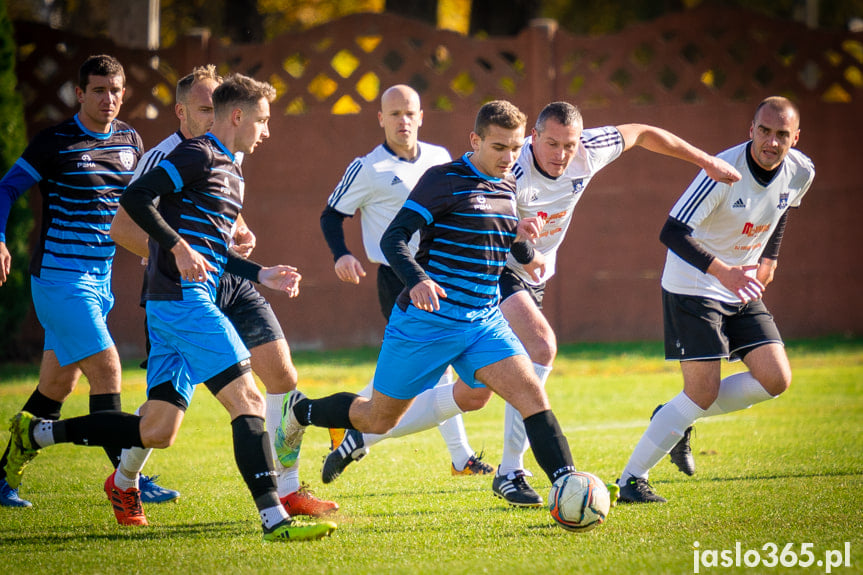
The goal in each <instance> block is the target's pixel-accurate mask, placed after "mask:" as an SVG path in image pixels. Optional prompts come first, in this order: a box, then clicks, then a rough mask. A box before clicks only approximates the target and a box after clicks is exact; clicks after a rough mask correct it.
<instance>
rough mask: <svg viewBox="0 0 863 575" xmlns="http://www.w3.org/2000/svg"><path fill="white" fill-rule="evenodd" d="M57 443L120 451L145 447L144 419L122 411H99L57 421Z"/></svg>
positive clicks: (55, 439)
mask: <svg viewBox="0 0 863 575" xmlns="http://www.w3.org/2000/svg"><path fill="white" fill-rule="evenodd" d="M54 442H55V443H74V444H75V445H100V446H102V447H114V448H118V449H123V448H128V447H144V444H143V443H142V442H141V418H140V417H139V416H137V415H133V414H131V413H125V412H123V411H99V412H96V413H91V414H90V415H83V416H81V417H72V418H69V419H61V420H60V421H55V422H54Z"/></svg>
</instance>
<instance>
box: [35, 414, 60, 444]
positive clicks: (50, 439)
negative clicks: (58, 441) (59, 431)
mask: <svg viewBox="0 0 863 575" xmlns="http://www.w3.org/2000/svg"><path fill="white" fill-rule="evenodd" d="M33 440H34V441H35V442H36V445H38V446H39V447H48V446H49V445H54V443H55V442H54V421H53V420H51V419H43V420H42V421H40V422H39V424H38V425H37V426H36V427H35V428H34V429H33Z"/></svg>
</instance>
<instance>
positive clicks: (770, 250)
mask: <svg viewBox="0 0 863 575" xmlns="http://www.w3.org/2000/svg"><path fill="white" fill-rule="evenodd" d="M787 223H788V210H785V212H784V213H783V214H782V215H781V216H780V217H779V221H778V222H777V223H776V229H774V230H773V235H771V236H770V239H769V240H767V245H766V246H764V251H762V252H761V257H762V258H767V259H770V260H778V259H779V248H780V247H781V246H782V236H784V235H785V226H786V224H787Z"/></svg>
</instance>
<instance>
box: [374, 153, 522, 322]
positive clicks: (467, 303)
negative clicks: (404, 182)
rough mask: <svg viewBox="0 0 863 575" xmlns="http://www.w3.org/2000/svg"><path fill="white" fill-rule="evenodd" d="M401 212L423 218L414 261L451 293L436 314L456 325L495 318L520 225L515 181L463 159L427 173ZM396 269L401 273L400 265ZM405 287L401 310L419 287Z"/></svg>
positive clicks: (411, 283)
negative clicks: (411, 291)
mask: <svg viewBox="0 0 863 575" xmlns="http://www.w3.org/2000/svg"><path fill="white" fill-rule="evenodd" d="M402 209H403V210H411V211H413V212H415V213H417V214H419V215H420V216H421V217H422V219H423V221H424V223H425V226H424V227H422V228H421V230H420V247H419V251H418V252H417V254H416V257H415V261H416V263H417V264H418V265H419V266H420V268H422V273H423V274H424V275H425V276H427V277H428V278H429V279H431V280H433V281H434V282H435V283H437V284H439V285H440V286H441V287H443V288H444V289H445V290H446V292H447V297H446V298H442V299H441V300H440V306H441V307H440V310H439V311H437V312H435V313H436V314H438V315H442V316H444V317H447V318H449V319H453V320H456V321H477V320H481V319H484V318H485V317H488V316H489V315H490V314H491V313H493V312H494V311H495V309H496V307H497V305H498V303H499V301H500V289H499V288H498V281H499V279H500V274H501V272H502V271H503V268H504V266H505V265H506V256H507V254H508V253H509V251H510V248H511V246H512V244H513V242H514V240H515V237H516V228H517V226H518V216H517V213H516V205H515V179H514V178H513V177H511V176H510V177H507V178H506V179H501V178H493V177H490V176H487V175H485V174H483V173H481V172H480V171H479V170H477V169H476V167H475V166H474V165H473V164H472V163H471V161H470V154H465V155H464V156H462V157H461V158H460V159H458V160H456V161H453V162H450V163H448V164H443V165H441V166H436V167H432V168H429V170H428V171H427V172H426V173H425V174H424V175H423V176H422V178H420V180H419V182H417V185H416V187H414V189H413V191H412V192H411V194H410V196H409V197H408V199H407V201H406V202H405V205H404V207H403V208H402ZM386 256H387V260H388V261H390V262H391V263H392V262H393V260H392V259H390V257H391V256H392V257H399V256H398V254H396V253H393V254H390V253H386ZM393 269H396V271H397V272H398V269H397V266H396V264H393ZM402 279H405V278H402ZM421 279H424V278H421ZM405 283H406V285H407V286H408V288H407V289H406V290H405V291H404V292H402V294H401V295H400V302H399V303H400V305H402V306H403V307H404V305H406V304H407V302H408V299H409V295H408V293H409V289H410V288H411V287H413V285H416V283H417V282H416V281H407V282H405Z"/></svg>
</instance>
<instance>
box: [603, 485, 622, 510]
mask: <svg viewBox="0 0 863 575" xmlns="http://www.w3.org/2000/svg"><path fill="white" fill-rule="evenodd" d="M605 487H606V488H607V489H608V494H609V496H610V500H611V506H612V507H616V506H617V500H618V499H619V498H620V485H618V484H617V483H614V482H613V481H612V482H611V483H606V484H605Z"/></svg>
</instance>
